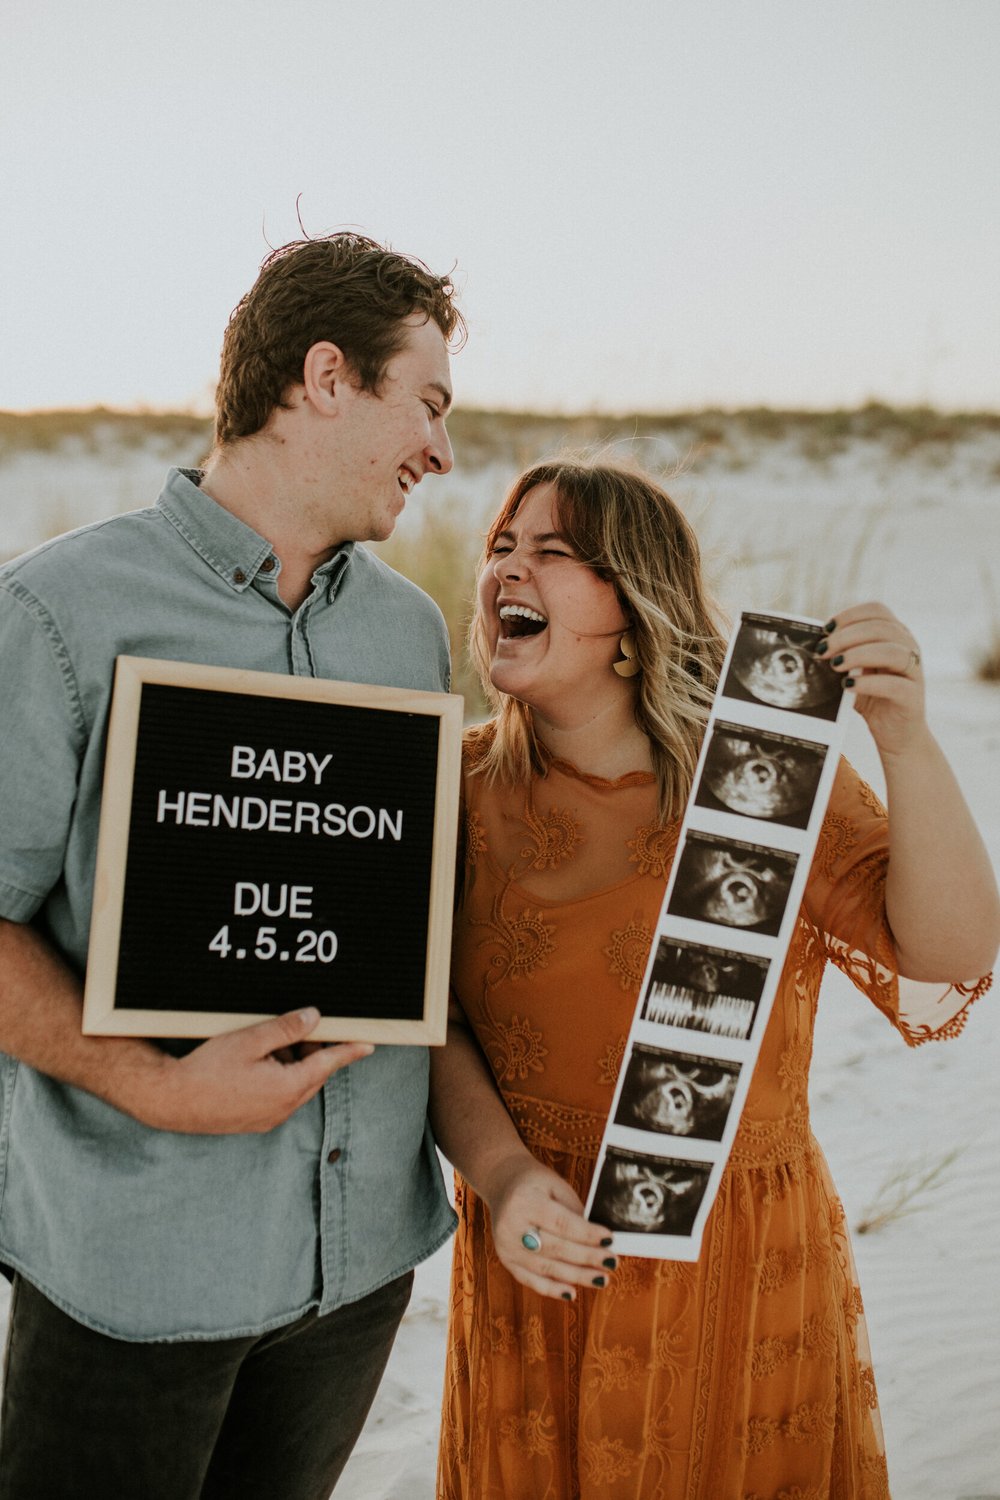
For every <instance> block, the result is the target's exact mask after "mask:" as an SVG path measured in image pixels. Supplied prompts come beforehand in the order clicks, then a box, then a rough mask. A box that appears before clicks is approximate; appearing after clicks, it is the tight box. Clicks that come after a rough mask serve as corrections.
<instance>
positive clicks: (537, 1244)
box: [521, 1229, 542, 1250]
mask: <svg viewBox="0 0 1000 1500" xmlns="http://www.w3.org/2000/svg"><path fill="white" fill-rule="evenodd" d="M521 1244H522V1245H523V1246H524V1248H525V1250H540V1249H541V1248H542V1240H541V1235H539V1234H532V1232H531V1230H530V1229H529V1230H528V1231H527V1233H526V1234H522V1236H521Z"/></svg>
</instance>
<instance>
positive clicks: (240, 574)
mask: <svg viewBox="0 0 1000 1500" xmlns="http://www.w3.org/2000/svg"><path fill="white" fill-rule="evenodd" d="M246 581H247V575H246V574H245V573H244V571H243V569H242V568H237V569H236V572H235V573H234V574H233V582H234V583H246Z"/></svg>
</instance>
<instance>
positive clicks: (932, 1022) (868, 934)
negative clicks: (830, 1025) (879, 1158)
mask: <svg viewBox="0 0 1000 1500" xmlns="http://www.w3.org/2000/svg"><path fill="white" fill-rule="evenodd" d="M888 870H889V819H888V815H887V813H886V810H885V808H884V807H883V805H882V803H881V801H880V800H879V798H878V797H877V796H876V794H875V793H874V792H873V791H872V789H871V787H870V786H868V785H867V783H866V782H864V781H862V779H861V777H860V776H859V775H858V774H857V772H856V771H855V770H854V768H853V766H851V765H850V764H849V763H848V762H847V761H845V760H841V762H840V766H839V768H838V770H837V775H836V777H835V779H834V784H833V790H832V792H831V795H830V802H829V806H828V809H827V813H826V817H825V818H824V820H823V826H822V828H821V830H820V836H819V841H818V844H817V847H816V855H815V858H814V860H813V865H812V869H811V871H810V874H809V882H808V885H807V887H806V896H805V909H806V913H807V915H808V916H809V918H810V920H811V921H812V923H813V925H814V926H815V927H816V929H817V931H818V932H819V933H820V935H821V938H822V942H823V945H824V948H825V951H826V955H827V957H828V958H829V959H830V961H831V962H832V963H834V964H836V965H837V967H838V968H839V969H841V970H842V971H843V972H844V973H845V974H846V975H847V976H848V978H849V979H851V980H852V982H853V983H854V984H855V985H856V986H857V987H858V989H860V990H861V991H862V992H863V993H864V994H866V995H867V996H868V998H869V999H870V1000H871V1001H872V1002H873V1004H875V1005H876V1006H877V1007H878V1009H879V1010H880V1011H882V1013H883V1015H885V1016H886V1017H888V1019H889V1020H890V1021H891V1022H892V1024H893V1025H894V1026H895V1027H896V1028H897V1029H898V1030H899V1031H900V1033H901V1034H902V1036H903V1038H904V1039H905V1040H906V1042H908V1043H909V1045H910V1046H918V1045H919V1044H920V1043H921V1042H926V1041H931V1040H941V1039H944V1038H946V1037H951V1036H957V1035H958V1033H959V1032H960V1031H961V1029H962V1027H963V1026H964V1024H965V1020H966V1017H967V1014H968V1009H969V1006H970V1005H971V1004H972V1002H973V1001H974V1000H976V999H978V998H979V996H980V995H982V994H984V993H985V991H986V990H987V989H988V988H989V986H990V978H989V976H986V977H985V978H983V979H980V980H979V981H977V982H975V983H972V984H968V983H964V982H961V981H958V980H956V981H954V982H953V983H951V984H942V983H934V984H928V983H923V982H920V981H916V980H910V979H901V978H900V977H899V973H898V958H897V954H896V945H895V942H894V941H893V936H892V931H891V929H890V927H889V921H888V917H887V915H886V906H885V886H886V876H887V874H888Z"/></svg>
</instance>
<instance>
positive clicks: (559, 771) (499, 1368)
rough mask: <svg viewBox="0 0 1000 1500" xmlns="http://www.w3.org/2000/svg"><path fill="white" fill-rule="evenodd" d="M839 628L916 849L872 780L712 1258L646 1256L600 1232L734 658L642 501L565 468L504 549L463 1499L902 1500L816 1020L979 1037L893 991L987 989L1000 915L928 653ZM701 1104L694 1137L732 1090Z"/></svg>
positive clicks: (517, 514) (796, 986)
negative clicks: (680, 842) (654, 981)
mask: <svg viewBox="0 0 1000 1500" xmlns="http://www.w3.org/2000/svg"><path fill="white" fill-rule="evenodd" d="M827 629H828V634H827V636H826V640H825V645H824V644H822V643H821V646H820V648H819V650H820V652H824V651H825V654H826V655H827V659H828V660H830V662H831V665H832V666H833V667H834V669H835V670H836V671H838V672H841V673H843V674H845V676H846V678H847V681H848V682H851V683H852V684H856V685H857V699H856V702H857V707H858V709H859V711H860V712H861V713H862V714H863V716H864V717H865V719H866V720H867V722H868V726H869V728H870V730H871V732H872V734H873V736H874V738H875V741H876V744H877V745H878V748H879V752H880V755H881V758H882V762H883V765H884V768H885V776H886V782H887V785H888V791H889V800H890V805H891V808H892V833H891V836H890V834H889V831H888V825H887V822H886V816H885V812H884V810H883V809H882V807H881V805H880V803H879V802H878V799H877V798H876V797H875V795H874V794H873V793H872V792H871V791H870V790H869V789H868V788H867V787H866V786H864V784H863V783H861V782H860V780H859V779H858V777H857V776H856V775H855V773H854V772H853V771H852V770H851V769H850V767H848V766H847V765H846V764H842V765H841V767H840V770H839V772H838V775H837V778H836V781H835V784H834V788H833V793H832V797H831V801H830V806H829V812H828V815H827V818H826V821H825V823H824V827H823V831H822V835H821V838H820V842H819V847H818V852H817V855H816V859H815V862H814V865H813V868H812V871H811V874H810V879H809V883H808V886H807V890H806V895H805V900H804V902H803V906H802V911H801V914H800V917H799V920H798V924H797V927H796V930H795V933H794V937H793V941H792V945H791V950H790V954H789V958H788V962H787V965H786V968H785V971H784V974H783V976H782V980H781V984H780V986H779V990H778V993H777V997H776V999H775V1002H774V1008H773V1010H772V1013H771V1017H770V1021H769V1024H768V1026H767V1029H766V1032H765V1035H764V1038H763V1042H762V1046H761V1052H760V1056H759V1060H758V1064H757V1067H756V1070H755V1075H754V1079H753V1083H752V1086H751V1090H750V1093H749V1095H748V1098H747V1101H746V1107H745V1110H744V1114H743V1119H742V1122H741V1124H740V1128H739V1132H738V1134H737V1137H736V1140H735V1144H734V1147H733V1151H732V1154H731V1157H730V1160H729V1165H728V1167H727V1170H726V1173H725V1176H724V1178H723V1182H722V1185H721V1189H720V1192H719V1195H718V1198H717V1200H716V1203H715V1206H714V1208H713V1210H712V1213H711V1216H710V1218H709V1221H708V1224H707V1227H706V1231H705V1237H704V1242H703V1248H702V1253H701V1258H700V1260H699V1261H698V1263H697V1264H694V1265H690V1264H682V1263H679V1262H676V1261H670V1260H651V1259H638V1258H632V1257H622V1258H618V1257H616V1256H615V1255H614V1253H613V1239H612V1237H611V1236H610V1235H609V1234H608V1233H607V1231H605V1230H603V1229H601V1228H600V1227H599V1226H597V1225H593V1224H590V1223H588V1222H587V1221H586V1220H585V1219H584V1218H583V1217H582V1202H583V1200H584V1199H585V1197H586V1193H587V1189H588V1186H589V1182H590V1178H591V1175H592V1172H593V1167H594V1160H595V1157H596V1153H597V1149H598V1145H599V1142H600V1138H601V1135H602V1132H603V1128H604V1124H605V1121H606V1119H607V1115H608V1111H609V1108H610V1105H611V1100H612V1095H613V1092H614V1086H615V1079H616V1076H617V1072H618V1069H619V1066H620V1063H621V1059H622V1055H623V1050H624V1046H625V1040H626V1035H627V1032H628V1029H629V1026H630V1023H631V1019H632V1014H633V1010H634V1007H635V1002H636V998H637V994H638V988H639V985H640V982H641V979H642V975H643V972H644V968H645V963H646V957H647V954H648V951H649V946H650V941H651V937H652V933H653V929H654V926H655V923H656V920H657V916H658V913H659V909H660V905H661V902H662V899H663V892H664V886H665V879H666V876H667V875H668V873H669V869H670V864H671V860H672V857H673V853H674V850H675V847H676V841H677V833H678V825H679V820H680V817H681V814H682V812H683V809H684V806H685V803H686V800H687V795H688V792H689V790H690V787H691V781H692V775H693V771H694V767H695V764H696V761H697V756H698V749H699V744H700V740H701V737H702V734H703V731H704V726H705V723H706V721H707V718H708V714H709V708H710V704H711V700H712V696H713V694H714V691H715V687H716V683H717V679H718V673H719V668H720V665H721V662H722V659H723V655H724V642H723V639H722V637H721V635H720V633H719V630H718V627H717V625H716V623H715V619H714V615H713V611H712V607H711V605H710V603H709V601H708V600H707V598H706V596H705V591H704V587H703V584H702V580H701V575H700V563H699V555H698V548H697V543H696V541H695V538H694V536H693V535H692V533H691V531H690V529H689V527H688V526H687V525H686V523H685V521H684V520H683V518H682V517H681V515H680V514H679V512H678V511H677V510H676V508H675V507H674V506H673V504H672V503H671V502H670V500H669V499H668V497H667V496H666V495H665V494H664V493H663V492H662V491H661V490H660V489H658V488H657V487H656V486H655V485H654V484H652V483H651V482H650V481H648V480H647V479H645V478H644V477H642V476H641V475H639V474H637V473H633V472H631V471H627V470H624V469H619V468H614V467H611V466H608V465H596V466H593V465H582V464H573V463H553V464H544V465H541V466H538V467H536V468H533V469H531V470H529V471H528V472H527V473H526V474H524V475H523V476H522V477H521V478H520V479H519V480H518V481H517V483H516V484H515V485H514V488H513V490H512V491H511V493H510V495H509V496H508V498H507V500H506V502H505V504H504V506H503V508H502V510H501V512H500V514H499V516H498V517H497V519H496V521H495V522H494V524H493V527H492V528H491V530H490V533H489V537H488V541H487V548H486V556H485V560H484V563H483V565H482V569H481V572H480V577H479V590H478V606H477V611H476V617H475V620H474V624H473V632H472V641H473V650H474V654H475V656H476V659H477V662H478V665H479V668H480V671H481V672H482V674H483V677H484V681H485V682H486V684H487V691H488V692H489V693H490V694H491V697H492V699H493V702H494V706H495V710H496V713H495V717H494V718H493V719H492V720H491V721H490V723H488V724H486V725H483V726H479V727H478V728H476V729H474V730H472V731H470V732H469V734H468V735H467V739H466V754H465V774H464V797H465V830H466V835H465V855H464V880H463V888H462V892H461V899H460V903H459V910H458V913H457V920H456V931H455V948H454V968H453V984H454V991H455V996H456V1001H457V1003H456V1005H454V1006H453V1018H454V1024H453V1026H452V1027H451V1030H450V1034H449V1044H448V1046H447V1047H446V1048H444V1049H442V1050H440V1051H439V1052H438V1053H436V1054H435V1056H434V1061H433V1067H434V1070H435V1083H434V1090H435V1093H436V1095H437V1097H441V1096H442V1095H443V1094H444V1093H447V1096H448V1098H449V1101H450V1107H449V1110H448V1112H447V1115H448V1118H447V1120H445V1119H444V1118H443V1115H444V1112H443V1111H442V1112H441V1115H440V1116H438V1117H437V1118H436V1120H435V1123H436V1127H437V1129H438V1136H439V1140H440V1143H441V1146H442V1149H443V1150H444V1151H445V1152H446V1154H447V1155H448V1156H449V1157H450V1158H451V1160H452V1161H453V1162H454V1163H455V1164H456V1166H457V1168H458V1170H459V1172H460V1173H461V1177H460V1179H459V1182H458V1206H459V1213H460V1219H461V1222H460V1226H459V1230H458V1238H457V1243H456V1248H455V1261H454V1276H453V1286H452V1305H451V1323H450V1330H449V1352H448V1364H447V1373H446V1382H445V1407H444V1417H443V1428H442V1450H441V1460H440V1470H439V1483H438V1495H439V1497H440V1500H459V1497H461V1500H573V1497H577V1496H580V1497H583V1500H653V1497H660V1500H751V1497H752V1500H821V1497H836V1500H876V1497H879V1500H881V1497H885V1496H887V1495H888V1493H889V1491H888V1481H887V1477H886V1466H885V1458H884V1454H883V1448H882V1441H881V1433H880V1428H879V1422H878V1414H877V1403H876V1396H875V1386H874V1381H873V1377H872V1370H871V1364H870V1360H869V1354H868V1346H867V1341H866V1337H865V1333H864V1325H863V1318H862V1311H861V1302H860V1294H859V1292H858V1289H857V1286H856V1283H855V1280H854V1274H853V1268H852V1262H851V1252H850V1247H849V1243H848V1237H847V1231H846V1226H845V1224H844V1216H843V1211H842V1209H841V1207H840V1205H839V1203H838V1201H837V1198H836V1195H835V1192H834V1189H833V1186H832V1183H831V1182H830V1180H829V1177H828V1174H827V1169H826V1166H825V1163H824V1161H823V1158H822V1156H821V1154H820V1152H819V1149H818V1147H817V1146H816V1144H815V1142H814V1140H813V1138H812V1136H811V1134H810V1132H809V1124H808V1110H807V1097H806V1085H807V1070H808V1064H809V1058H810V1051H811V1037H812V1025H813V1018H814V1013H815V1004H816V997H817V992H818V989H819V983H820V979H821V976H822V972H823V967H824V964H825V962H826V960H827V959H832V960H833V961H834V962H835V963H837V964H838V965H839V966H840V967H841V968H843V969H844V970H846V971H847V972H848V973H849V974H850V975H851V977H852V978H853V979H854V980H855V982H856V983H857V984H858V985H859V986H860V987H861V988H863V989H864V990H865V991H866V992H867V993H868V995H869V996H870V998H871V999H872V1000H873V1001H874V1003H875V1004H876V1005H877V1006H878V1008H879V1009H880V1010H882V1011H883V1012H884V1013H885V1015H886V1016H887V1017H888V1018H889V1019H890V1020H891V1021H892V1022H893V1023H894V1024H895V1025H896V1026H897V1027H899V1029H900V1030H901V1031H902V1033H903V1035H904V1037H905V1038H906V1040H907V1041H909V1042H911V1043H916V1042H919V1041H923V1040H925V1039H926V1038H927V1037H929V1036H931V1035H945V1034H954V1033H955V1032H957V1030H958V1029H959V1028H960V1026H961V1023H962V1020H963V1019H964V1013H965V1009H966V1008H967V1006H968V1005H969V1004H970V1003H971V1001H972V999H974V998H975V997H976V995H977V994H979V993H980V992H981V991H982V990H983V989H985V988H986V985H987V983H988V981H982V982H981V983H980V984H979V985H978V986H968V985H966V986H962V985H959V986H957V987H956V988H955V989H953V990H951V991H950V993H949V1002H942V1001H941V1000H940V992H941V986H940V985H938V987H937V990H936V991H935V1002H936V1003H935V1007H934V1015H935V1021H934V1024H933V1029H932V1028H930V1027H921V1026H920V1024H919V1023H918V1022H917V1021H915V1020H914V1019H913V1018H912V1017H907V1016H904V1015H903V1012H902V1011H901V1009H900V1004H899V998H898V993H897V985H896V979H895V974H896V973H897V972H898V973H900V974H906V975H908V976H910V977H911V978H914V979H920V980H942V979H945V980H948V979H958V980H963V979H967V978H968V976H969V975H971V974H976V973H979V972H981V971H982V970H984V969H987V968H988V967H989V965H990V963H991V962H992V959H993V956H994V954H995V951H996V947H997V942H998V939H1000V904H998V898H997V892H996V887H995V884H994V881H993V877H992V873H991V870H990V866H989V862H988V858H987V856H986V853H985V850H984V849H983V846H982V844H981V842H980V840H979V838H978V835H977V833H976V831H975V829H974V827H973V824H972V821H971V818H970V816H969V813H968V810H967V808H966V806H965V804H964V802H963V800H962V797H961V794H960V792H959V790H958V788H957V786H956V784H955V782H954V779H953V777H952V775H951V773H950V771H949V769H948V766H947V764H946V762H945V761H944V759H943V757H942V755H941V752H940V750H939V749H938V748H937V746H936V744H935V742H934V740H933V739H932V738H931V736H930V734H929V731H928V729H927V727H926V724H925V721H924V716H923V685H922V680H921V674H920V656H919V652H918V650H917V648H916V646H915V644H914V642H913V639H912V637H911V636H910V634H909V632H908V631H907V630H906V629H905V627H904V626H903V625H901V624H900V622H899V621H898V620H896V619H895V618H894V617H893V616H892V615H891V614H890V613H889V611H888V610H887V609H885V608H884V607H883V606H880V605H860V606H856V607H854V608H851V609H846V610H844V611H843V612H842V613H841V614H840V615H838V617H837V619H836V621H834V622H831V623H830V625H829V626H828V627H827ZM751 752H752V753H753V754H755V755H758V756H759V747H750V750H748V749H747V747H744V748H743V750H742V751H740V753H741V754H743V755H744V756H745V755H746V754H748V753H751ZM890 854H891V859H890ZM484 1059H485V1062H484ZM676 1084H677V1088H676V1090H675V1092H676V1094H677V1100H678V1101H679V1102H678V1103H677V1104H676V1107H677V1108H678V1109H680V1108H681V1106H682V1105H683V1103H684V1098H686V1097H687V1095H690V1098H691V1101H692V1107H693V1101H694V1098H695V1092H696V1089H700V1090H702V1091H706V1092H710V1091H711V1090H715V1091H718V1090H719V1089H720V1088H725V1087H727V1081H726V1079H725V1075H724V1073H720V1074H719V1076H715V1074H714V1073H713V1074H709V1073H708V1072H705V1073H704V1075H697V1074H692V1075H691V1076H686V1077H685V1078H683V1079H681V1078H678V1079H677V1080H676ZM682 1095H683V1096H684V1097H682ZM664 1097H665V1096H664ZM633 1188H634V1192H635V1195H636V1202H637V1203H641V1201H642V1191H643V1185H642V1184H641V1183H636V1184H634V1185H633Z"/></svg>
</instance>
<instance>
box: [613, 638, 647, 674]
mask: <svg viewBox="0 0 1000 1500" xmlns="http://www.w3.org/2000/svg"><path fill="white" fill-rule="evenodd" d="M618 649H619V650H620V651H621V654H622V656H623V657H624V658H625V660H624V661H613V662H612V663H611V665H612V667H614V669H615V671H616V672H617V673H618V676H619V677H638V675H639V673H640V672H641V671H642V664H641V663H640V661H639V659H638V657H637V656H636V654H635V633H634V631H631V630H626V632H625V634H624V635H623V636H622V638H621V640H620V641H619V642H618Z"/></svg>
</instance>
